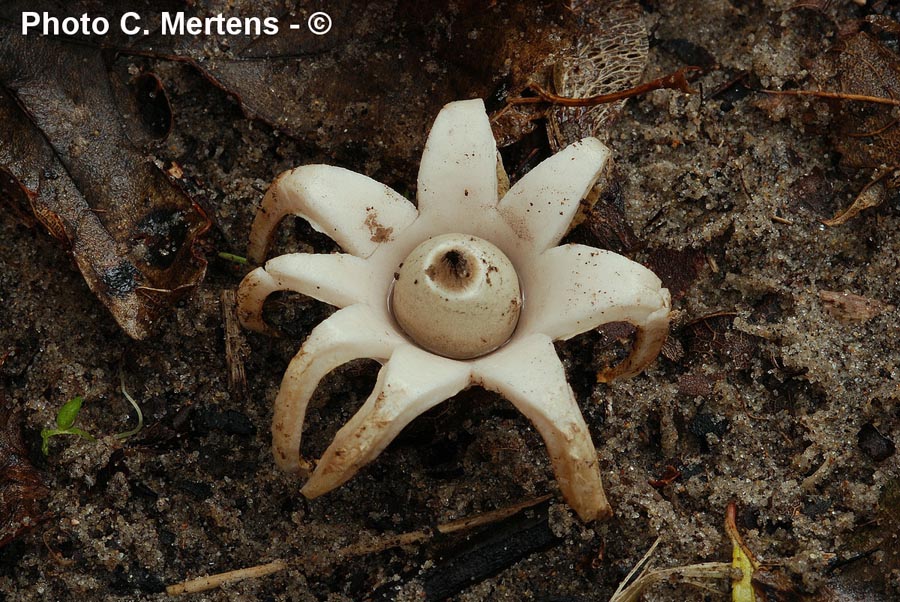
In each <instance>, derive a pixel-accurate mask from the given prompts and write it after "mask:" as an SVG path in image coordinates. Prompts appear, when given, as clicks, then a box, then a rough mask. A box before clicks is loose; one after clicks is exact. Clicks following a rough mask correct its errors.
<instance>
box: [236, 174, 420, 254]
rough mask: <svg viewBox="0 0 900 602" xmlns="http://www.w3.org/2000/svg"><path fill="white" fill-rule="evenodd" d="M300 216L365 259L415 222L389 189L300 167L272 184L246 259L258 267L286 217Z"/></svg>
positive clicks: (366, 179)
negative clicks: (279, 225) (278, 227)
mask: <svg viewBox="0 0 900 602" xmlns="http://www.w3.org/2000/svg"><path fill="white" fill-rule="evenodd" d="M289 214H293V215H297V216H299V217H303V218H304V219H305V220H306V221H308V222H309V223H310V225H311V226H312V227H313V228H315V229H316V230H317V231H319V232H322V233H323V234H325V235H327V236H329V237H330V238H331V239H332V240H334V241H335V242H336V243H338V244H339V245H340V246H341V248H342V249H344V250H345V251H346V252H348V253H352V254H353V255H356V256H358V257H368V256H369V255H371V254H372V253H374V252H375V249H377V248H378V246H379V245H380V244H383V243H385V242H388V241H390V240H392V239H393V238H394V237H395V236H396V235H397V234H399V233H400V232H401V231H402V230H403V229H405V228H406V227H407V226H409V225H410V224H411V223H412V222H413V220H415V219H416V216H417V213H416V208H415V207H413V205H412V203H410V202H409V201H408V200H406V199H405V198H404V197H403V195H401V194H399V193H398V192H396V191H394V190H393V189H392V188H391V187H389V186H385V185H384V184H381V183H380V182H376V181H375V180H373V179H372V178H369V177H366V176H364V175H362V174H358V173H356V172H353V171H350V170H348V169H343V168H341V167H332V166H330V165H304V166H303V167H297V168H295V169H292V170H290V171H286V172H284V173H283V174H281V175H280V176H278V177H277V178H275V181H274V182H272V185H271V186H270V187H269V190H268V192H266V196H265V197H264V198H263V201H262V204H261V205H260V208H259V212H258V213H257V214H256V219H254V220H253V227H252V228H251V230H250V248H249V250H248V252H247V255H248V256H249V258H250V260H251V261H253V262H255V263H262V261H263V259H265V255H266V251H267V250H268V248H269V245H270V244H271V243H272V236H273V235H274V233H275V229H276V227H277V226H278V224H279V223H280V222H281V220H282V219H284V217H285V216H286V215H289Z"/></svg>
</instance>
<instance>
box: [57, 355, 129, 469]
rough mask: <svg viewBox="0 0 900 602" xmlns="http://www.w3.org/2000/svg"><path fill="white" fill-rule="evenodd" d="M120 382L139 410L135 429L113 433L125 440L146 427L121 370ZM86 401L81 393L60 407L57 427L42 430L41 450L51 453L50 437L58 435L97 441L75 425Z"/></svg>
mask: <svg viewBox="0 0 900 602" xmlns="http://www.w3.org/2000/svg"><path fill="white" fill-rule="evenodd" d="M119 384H120V385H121V388H122V395H124V396H125V399H127V400H128V402H129V403H130V404H131V407H133V408H134V411H135V412H137V419H138V422H137V426H135V427H134V428H133V429H130V430H127V431H125V432H123V433H116V434H115V435H113V438H115V439H117V440H118V441H124V440H125V439H128V438H129V437H131V436H132V435H136V434H138V433H139V432H140V431H141V429H142V428H144V414H143V413H142V412H141V407H140V406H139V405H138V403H137V402H136V401H135V400H134V398H133V397H132V396H131V395H129V394H128V391H126V390H125V375H124V373H123V372H122V371H121V370H119ZM83 403H84V398H83V397H82V396H81V395H78V396H76V397H73V398H72V399H70V400H69V401H67V402H66V403H64V404H63V405H62V407H61V408H59V412H57V413H56V428H55V429H42V430H41V441H42V443H41V451H42V452H44V455H45V456H49V455H50V437H55V436H56V435H75V436H77V437H81V438H82V439H86V440H88V441H96V440H97V438H96V437H94V436H93V435H91V434H90V433H88V432H87V431H85V430H82V429H80V428H77V427H76V426H75V419H76V418H78V412H79V411H81V404H83Z"/></svg>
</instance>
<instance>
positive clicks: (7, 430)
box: [0, 393, 49, 547]
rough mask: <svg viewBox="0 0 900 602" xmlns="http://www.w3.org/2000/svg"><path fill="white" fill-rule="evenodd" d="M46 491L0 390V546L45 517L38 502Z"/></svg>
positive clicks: (10, 409) (17, 424)
mask: <svg viewBox="0 0 900 602" xmlns="http://www.w3.org/2000/svg"><path fill="white" fill-rule="evenodd" d="M48 493H49V492H48V491H47V487H46V486H45V485H44V482H43V479H42V478H41V475H40V473H39V472H38V471H37V470H36V469H35V468H34V467H33V466H32V465H31V463H30V462H29V461H28V452H27V450H26V449H25V444H24V442H23V441H22V433H21V424H20V421H19V415H18V412H15V411H13V407H12V405H11V403H10V402H9V401H7V400H6V398H5V397H4V396H3V394H2V393H0V547H3V546H5V545H6V544H8V543H9V542H10V541H12V540H13V539H15V538H17V537H19V536H20V535H22V534H23V533H25V532H26V531H28V530H30V529H32V528H34V527H35V525H37V524H38V523H40V522H41V521H42V520H44V519H45V514H44V510H43V508H42V505H41V502H42V500H43V499H44V498H45V497H47V495H48Z"/></svg>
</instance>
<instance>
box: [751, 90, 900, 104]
mask: <svg viewBox="0 0 900 602" xmlns="http://www.w3.org/2000/svg"><path fill="white" fill-rule="evenodd" d="M757 92H762V93H763V94H772V95H774V96H816V97H818V98H834V99H837V100H856V101H858V102H871V103H875V104H879V105H891V106H892V107H900V100H896V99H893V98H884V97H882V96H866V95H865V94H847V93H845V92H827V91H819V90H757Z"/></svg>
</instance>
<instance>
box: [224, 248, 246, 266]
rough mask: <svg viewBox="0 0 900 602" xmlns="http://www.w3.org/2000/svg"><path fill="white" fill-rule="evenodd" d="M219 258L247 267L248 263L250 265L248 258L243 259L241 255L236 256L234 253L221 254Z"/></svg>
mask: <svg viewBox="0 0 900 602" xmlns="http://www.w3.org/2000/svg"><path fill="white" fill-rule="evenodd" d="M219 258H220V259H224V260H225V261H231V262H234V263H237V264H240V265H247V263H249V262H248V261H247V258H246V257H241V256H240V255H235V254H234V253H226V252H225V251H222V252H220V253H219Z"/></svg>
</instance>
